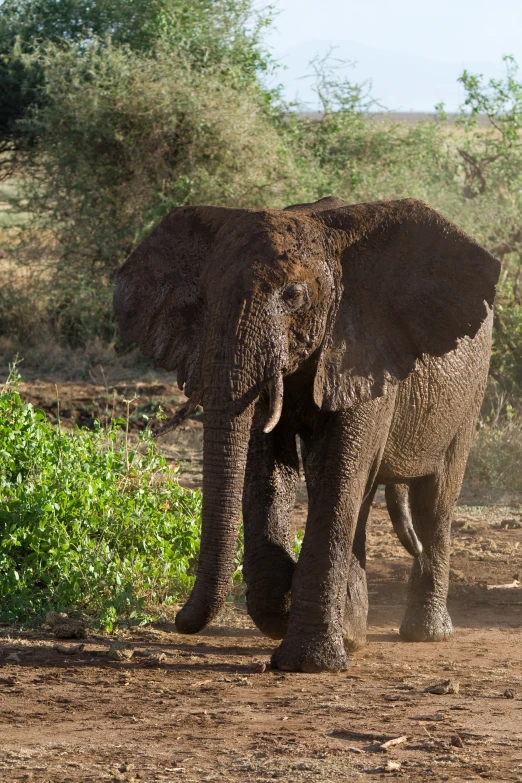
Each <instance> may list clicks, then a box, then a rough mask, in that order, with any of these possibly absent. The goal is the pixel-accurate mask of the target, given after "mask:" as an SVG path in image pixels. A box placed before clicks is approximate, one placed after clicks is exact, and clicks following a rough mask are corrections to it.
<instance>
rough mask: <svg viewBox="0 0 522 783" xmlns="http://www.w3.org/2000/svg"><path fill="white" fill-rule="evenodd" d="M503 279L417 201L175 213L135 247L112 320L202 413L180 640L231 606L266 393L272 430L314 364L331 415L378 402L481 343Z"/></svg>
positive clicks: (318, 399)
mask: <svg viewBox="0 0 522 783" xmlns="http://www.w3.org/2000/svg"><path fill="white" fill-rule="evenodd" d="M498 274H499V265H498V262H497V261H496V259H494V258H493V257H492V256H491V255H489V253H487V252H486V251H485V250H484V249H483V248H481V247H480V246H479V245H478V244H477V243H476V242H474V241H473V240H472V239H471V238H470V237H468V236H467V235H466V234H464V233H463V232H462V231H460V230H459V229H458V228H457V227H456V226H454V225H453V224H452V223H450V222H449V221H448V220H446V219H445V218H443V217H442V216H441V215H439V214H438V213H437V212H435V211H434V210H432V209H430V208H429V207H428V206H427V205H426V204H424V203H422V202H419V201H415V200H410V199H408V200H403V201H389V202H377V203H374V204H359V205H355V206H346V205H344V203H343V202H342V201H340V200H338V199H323V200H322V201H319V202H317V203H316V204H311V205H300V206H297V207H291V208H289V209H287V210H284V211H265V212H259V211H249V210H234V209H225V208H219V207H180V208H177V209H174V210H172V212H171V213H170V214H169V215H168V216H167V217H166V218H165V219H164V220H163V221H162V223H161V224H160V225H159V226H158V227H157V228H156V229H155V230H154V231H153V232H152V233H151V234H150V236H149V237H148V238H147V239H145V240H144V241H143V242H142V243H141V244H140V245H139V247H138V248H137V249H136V250H135V251H134V253H133V254H132V255H131V256H130V258H129V259H128V260H127V261H126V263H125V264H124V265H123V267H122V268H121V270H120V272H119V274H118V279H117V285H116V292H115V299H114V304H115V311H116V316H117V319H118V322H119V324H120V327H121V329H122V331H123V333H124V334H125V335H126V336H127V337H129V338H130V339H132V340H134V341H136V342H137V343H139V345H140V346H141V348H142V350H143V352H144V353H145V354H146V355H148V356H152V357H154V358H155V359H156V361H157V362H158V364H159V365H160V366H161V367H164V368H165V369H167V370H177V377H178V383H179V385H180V388H184V389H185V393H186V394H187V396H189V397H192V398H194V399H196V400H198V401H201V403H202V405H203V407H204V412H205V416H204V460H203V526H202V537H201V552H200V560H199V565H198V572H197V579H196V584H195V587H194V590H193V592H192V595H191V597H190V599H189V601H188V602H187V604H186V605H185V607H184V608H183V609H182V610H181V612H180V613H179V614H178V617H177V620H176V622H177V626H178V629H179V630H180V631H183V632H187V633H194V632H196V631H198V630H200V629H201V628H203V627H204V626H205V625H206V624H207V623H208V622H209V621H210V620H211V619H212V618H213V617H214V616H215V614H216V613H217V611H218V610H219V609H220V607H221V606H222V604H223V602H224V600H225V598H226V595H227V593H228V590H229V586H230V577H231V573H232V569H233V562H234V553H235V541H236V535H237V527H238V523H239V514H240V506H241V497H242V488H243V480H244V471H245V464H246V456H247V449H248V442H249V435H250V428H251V424H252V417H253V408H254V404H255V401H256V400H257V398H258V397H259V395H260V394H261V392H262V391H263V390H264V388H265V387H268V389H269V393H270V413H269V417H268V420H267V422H266V426H265V431H270V430H271V429H273V428H274V427H275V426H277V422H278V419H279V416H280V414H281V409H282V402H283V377H284V376H288V375H290V374H292V373H294V372H296V371H297V370H298V368H299V367H301V366H302V365H303V364H304V363H305V362H308V366H310V367H311V368H312V371H313V377H314V387H313V396H314V401H315V404H316V405H317V406H318V407H319V408H322V409H323V410H327V411H335V410H339V409H341V408H344V407H347V406H350V405H353V404H356V403H358V402H362V401H365V400H369V399H371V398H374V397H379V396H381V395H383V394H385V393H386V388H387V386H388V385H389V384H394V383H396V382H397V381H399V380H400V379H402V378H405V377H406V376H407V375H408V373H410V372H411V371H412V370H413V368H414V364H415V360H416V359H417V358H419V357H420V356H421V355H422V354H431V355H442V354H444V353H446V352H448V351H450V350H451V349H453V348H455V347H456V345H457V342H458V340H459V338H462V337H464V336H470V337H472V336H474V335H475V334H476V332H477V330H478V328H479V326H480V324H481V323H482V321H483V320H484V318H485V316H486V314H487V312H488V310H489V307H490V306H491V305H492V303H493V298H494V292H495V284H496V281H497V278H498Z"/></svg>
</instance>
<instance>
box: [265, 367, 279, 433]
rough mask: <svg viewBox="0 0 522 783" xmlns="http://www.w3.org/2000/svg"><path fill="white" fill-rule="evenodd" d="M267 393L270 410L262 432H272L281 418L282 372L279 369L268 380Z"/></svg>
mask: <svg viewBox="0 0 522 783" xmlns="http://www.w3.org/2000/svg"><path fill="white" fill-rule="evenodd" d="M268 394H269V395H270V411H269V414H268V421H267V423H266V424H265V426H264V429H263V432H265V433H267V434H268V433H269V432H272V430H273V429H274V427H275V426H276V424H277V422H278V421H279V419H280V418H281V413H282V410H283V373H282V372H281V371H279V372H277V373H276V374H275V375H274V376H273V378H270V380H269V381H268Z"/></svg>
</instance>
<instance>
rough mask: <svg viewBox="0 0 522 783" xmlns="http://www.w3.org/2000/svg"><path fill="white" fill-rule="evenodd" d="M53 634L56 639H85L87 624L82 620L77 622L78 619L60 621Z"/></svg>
mask: <svg viewBox="0 0 522 783" xmlns="http://www.w3.org/2000/svg"><path fill="white" fill-rule="evenodd" d="M53 634H54V636H55V639H84V638H85V625H84V624H83V623H81V622H76V620H69V621H68V622H66V623H65V622H64V623H58V624H57V625H55V626H54V628H53Z"/></svg>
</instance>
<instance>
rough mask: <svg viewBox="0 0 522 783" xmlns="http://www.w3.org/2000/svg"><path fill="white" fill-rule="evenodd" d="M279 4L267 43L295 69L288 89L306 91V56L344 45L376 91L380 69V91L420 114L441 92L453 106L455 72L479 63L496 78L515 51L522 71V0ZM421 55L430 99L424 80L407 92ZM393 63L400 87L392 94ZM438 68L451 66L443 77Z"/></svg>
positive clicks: (305, 0) (283, 0)
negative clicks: (303, 84) (303, 85)
mask: <svg viewBox="0 0 522 783" xmlns="http://www.w3.org/2000/svg"><path fill="white" fill-rule="evenodd" d="M273 4H274V5H275V8H276V10H277V11H278V12H279V13H278V15H277V16H276V20H275V30H273V31H272V32H271V33H270V34H269V36H268V43H269V45H270V46H271V48H272V51H273V54H274V56H275V57H276V58H277V59H278V60H280V61H281V63H283V64H287V65H288V66H289V70H290V73H287V74H285V73H284V72H283V73H282V74H281V76H280V80H281V81H283V83H285V85H286V86H287V88H288V89H289V90H293V89H294V88H295V87H296V86H297V88H298V89H301V87H300V86H299V85H298V84H297V85H296V84H294V82H295V79H296V78H297V75H298V74H297V71H298V70H299V69H302V68H303V62H304V60H305V59H306V55H307V54H309V56H308V58H307V59H308V60H310V59H311V58H312V57H313V56H314V55H315V54H316V52H317V51H320V50H321V49H322V50H324V49H325V48H326V47H327V46H328V44H332V43H333V44H337V45H338V46H339V45H340V46H339V48H340V50H341V51H340V52H339V53H340V55H342V57H343V59H344V58H346V57H347V56H348V55H349V53H350V50H353V56H352V59H358V60H359V63H360V66H359V69H356V71H355V73H357V70H360V71H361V75H362V76H364V78H367V76H368V75H369V74H370V73H371V74H372V76H373V78H374V84H375V86H376V87H377V88H378V86H379V80H381V76H380V74H381V72H382V76H383V79H382V80H381V82H382V86H381V90H380V92H383V91H384V92H387V93H389V95H390V97H391V98H392V102H393V101H394V102H395V103H396V102H397V100H399V101H400V102H401V104H404V105H403V106H401V107H402V108H408V106H407V104H408V102H410V103H411V104H412V105H411V106H410V107H409V108H417V109H419V108H420V107H419V106H418V105H416V106H413V104H414V103H416V104H418V103H419V101H420V102H422V101H423V100H424V101H425V102H426V109H429V108H432V105H428V104H429V101H430V100H431V98H432V93H433V95H435V93H437V90H438V92H439V93H440V92H447V93H448V97H449V98H450V100H453V101H455V100H456V97H455V95H450V93H451V90H450V89H449V87H448V86H446V82H445V79H447V80H451V78H452V76H451V74H452V72H453V70H455V79H456V76H458V75H459V73H460V72H461V71H462V69H463V68H464V67H467V68H470V69H472V70H473V65H474V64H477V65H478V66H479V68H480V69H481V70H482V71H483V72H484V73H485V75H487V76H497V75H499V67H500V62H501V58H502V56H503V55H504V54H513V55H514V56H515V57H516V58H517V61H518V62H519V63H520V65H521V67H522V0H436V2H433V0H431V2H427V0H357V2H356V1H355V0H275V2H274V3H273ZM379 53H381V54H382V57H380V56H379ZM416 58H420V59H419V63H420V68H421V71H422V70H423V67H424V68H426V69H427V70H426V71H425V73H424V72H423V73H424V78H425V79H426V78H427V79H428V83H427V84H426V97H425V98H424V99H423V98H422V95H421V93H420V92H419V89H420V87H421V85H420V83H417V84H416V85H412V89H411V90H410V91H409V90H408V83H407V82H408V78H407V74H408V70H409V69H410V70H411V69H413V70H415V69H416ZM372 61H373V65H374V70H373V71H372ZM395 62H397V63H398V70H397V79H400V81H401V84H398V85H396V89H391V88H390V84H391V82H392V81H393V70H394V67H395V66H394V63H395ZM430 62H431V64H432V65H431V66H430V65H429V63H430ZM436 63H440V64H445V67H442V68H441V69H440V71H439V72H438V75H437V70H436V67H435V66H436ZM488 68H490V72H488ZM296 69H297V70H296ZM390 69H391V71H392V72H391V73H390ZM475 70H477V69H476V68H475ZM430 74H431V75H430ZM299 75H303V74H302V73H301V74H299ZM521 80H522V72H521ZM448 83H449V82H448ZM377 91H378V92H379V89H378V90H377ZM379 97H381V98H383V99H385V98H386V97H387V96H385V95H380V96H379ZM450 108H453V107H450Z"/></svg>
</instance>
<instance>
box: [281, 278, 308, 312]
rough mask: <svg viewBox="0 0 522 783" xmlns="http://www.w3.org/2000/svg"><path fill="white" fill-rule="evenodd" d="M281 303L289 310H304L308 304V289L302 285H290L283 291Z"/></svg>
mask: <svg viewBox="0 0 522 783" xmlns="http://www.w3.org/2000/svg"><path fill="white" fill-rule="evenodd" d="M283 301H284V303H285V304H286V306H287V307H288V309H289V310H292V312H295V311H296V310H304V309H305V307H306V308H308V306H309V304H310V298H309V295H308V288H307V286H306V285H305V284H304V283H290V285H287V287H286V288H285V290H284V291H283Z"/></svg>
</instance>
